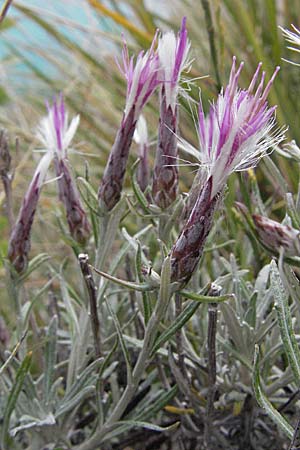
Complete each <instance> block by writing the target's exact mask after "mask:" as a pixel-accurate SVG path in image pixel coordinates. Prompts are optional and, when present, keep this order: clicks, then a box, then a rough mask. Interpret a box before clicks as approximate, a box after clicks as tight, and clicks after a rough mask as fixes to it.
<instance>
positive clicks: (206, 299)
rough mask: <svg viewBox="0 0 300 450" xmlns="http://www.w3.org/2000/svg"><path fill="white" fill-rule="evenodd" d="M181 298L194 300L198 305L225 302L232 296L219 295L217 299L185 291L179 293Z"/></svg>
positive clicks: (232, 295) (232, 296)
mask: <svg viewBox="0 0 300 450" xmlns="http://www.w3.org/2000/svg"><path fill="white" fill-rule="evenodd" d="M180 294H181V295H182V297H185V298H189V299H190V300H195V301H196V302H200V303H222V302H225V301H226V300H232V299H233V298H234V294H226V295H220V296H219V297H212V296H210V295H201V294H196V293H195V292H189V291H186V290H183V291H180Z"/></svg>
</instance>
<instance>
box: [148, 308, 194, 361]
mask: <svg viewBox="0 0 300 450" xmlns="http://www.w3.org/2000/svg"><path fill="white" fill-rule="evenodd" d="M199 306H200V303H199V302H190V303H189V304H188V306H186V307H185V309H184V310H183V311H182V312H181V313H180V314H179V316H178V317H176V319H175V321H174V322H173V323H172V325H171V326H170V327H168V328H167V330H166V331H164V332H163V333H162V334H161V335H160V336H159V337H158V339H157V340H156V341H155V345H154V347H153V349H152V352H151V356H153V355H154V353H155V352H156V351H157V350H158V349H159V348H160V347H161V346H162V345H163V344H164V343H165V342H167V341H168V340H169V339H170V338H171V337H172V336H174V334H175V333H176V331H178V330H180V329H181V328H182V327H183V325H184V324H185V323H186V322H187V321H188V320H189V319H190V318H191V317H192V316H193V315H194V314H195V312H196V311H197V309H198V308H199Z"/></svg>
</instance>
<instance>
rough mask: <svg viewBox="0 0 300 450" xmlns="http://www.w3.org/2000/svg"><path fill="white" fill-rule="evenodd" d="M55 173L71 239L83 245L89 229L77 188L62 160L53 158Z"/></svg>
mask: <svg viewBox="0 0 300 450" xmlns="http://www.w3.org/2000/svg"><path fill="white" fill-rule="evenodd" d="M54 161H55V171H56V175H57V177H58V179H57V183H58V191H59V198H60V200H61V201H62V203H63V204H64V206H65V210H66V217H67V222H68V225H69V230H70V233H71V235H72V237H73V238H74V239H75V240H76V241H77V242H79V243H80V244H84V243H85V241H86V240H87V239H88V238H89V235H90V232H91V227H90V225H89V222H88V219H87V215H86V212H85V211H84V209H83V206H82V203H81V200H80V195H79V192H78V189H77V186H76V184H75V182H74V180H73V178H72V175H71V173H70V169H69V167H68V165H67V163H66V161H65V160H64V159H58V158H55V160H54Z"/></svg>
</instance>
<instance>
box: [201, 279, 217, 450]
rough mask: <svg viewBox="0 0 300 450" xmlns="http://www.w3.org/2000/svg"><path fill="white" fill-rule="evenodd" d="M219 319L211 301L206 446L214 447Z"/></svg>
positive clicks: (213, 288)
mask: <svg viewBox="0 0 300 450" xmlns="http://www.w3.org/2000/svg"><path fill="white" fill-rule="evenodd" d="M209 295H211V296H215V297H217V296H219V295H220V287H219V286H216V285H212V287H211V289H210V293H209ZM217 320H218V304H217V303H211V304H210V305H209V307H208V332H207V347H208V395H207V403H206V421H205V426H204V442H205V444H206V448H208V449H210V448H211V449H212V448H213V446H212V445H211V435H212V433H211V428H212V426H211V425H212V416H213V413H214V400H215V394H216V378H217V371H216V334H217Z"/></svg>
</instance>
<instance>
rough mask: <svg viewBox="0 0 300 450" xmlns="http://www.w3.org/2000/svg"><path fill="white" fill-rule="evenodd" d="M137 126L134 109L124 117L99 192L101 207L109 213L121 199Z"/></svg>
mask: <svg viewBox="0 0 300 450" xmlns="http://www.w3.org/2000/svg"><path fill="white" fill-rule="evenodd" d="M135 125H136V120H135V114H134V108H132V110H131V111H130V112H129V114H128V115H127V116H126V117H125V116H124V117H123V120H122V123H121V127H120V129H119V130H118V133H117V136H116V139H115V142H114V144H113V146H112V149H111V151H110V154H109V158H108V161H107V164H106V167H105V171H104V174H103V177H102V181H101V184H100V187H99V191H98V198H99V203H100V207H104V208H106V209H108V211H110V210H111V209H112V208H113V207H114V206H115V205H116V204H117V203H118V201H119V200H120V197H121V193H122V189H123V182H124V176H125V171H126V166H127V160H128V155H129V150H130V146H131V142H132V138H133V133H134V130H135Z"/></svg>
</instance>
